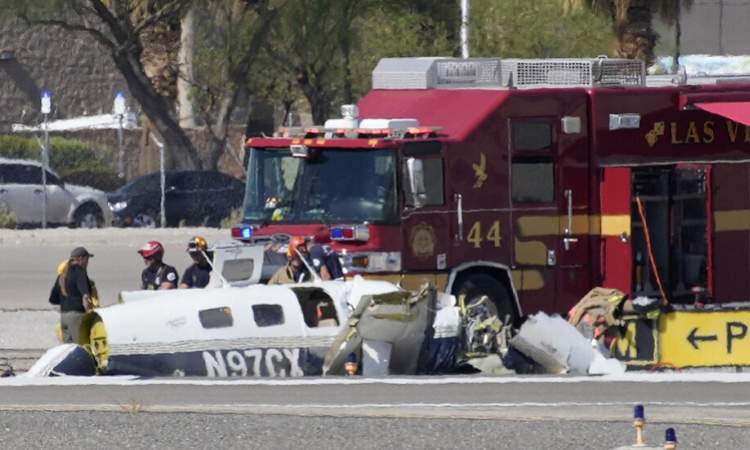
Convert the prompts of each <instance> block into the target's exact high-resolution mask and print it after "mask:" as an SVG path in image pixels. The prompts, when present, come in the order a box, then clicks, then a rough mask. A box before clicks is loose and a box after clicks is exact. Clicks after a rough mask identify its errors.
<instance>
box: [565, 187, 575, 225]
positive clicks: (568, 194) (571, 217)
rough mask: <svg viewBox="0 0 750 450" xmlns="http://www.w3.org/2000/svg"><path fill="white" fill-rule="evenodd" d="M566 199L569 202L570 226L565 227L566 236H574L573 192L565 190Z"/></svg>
mask: <svg viewBox="0 0 750 450" xmlns="http://www.w3.org/2000/svg"><path fill="white" fill-rule="evenodd" d="M564 195H565V198H566V199H567V200H568V226H567V227H565V236H570V235H571V234H573V190H572V189H565V191H564Z"/></svg>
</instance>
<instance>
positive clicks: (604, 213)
mask: <svg viewBox="0 0 750 450" xmlns="http://www.w3.org/2000/svg"><path fill="white" fill-rule="evenodd" d="M631 190H632V188H631V169H630V168H629V167H607V168H604V169H602V172H601V182H600V184H599V193H600V201H601V208H600V211H601V217H600V227H601V259H600V261H601V275H602V280H603V281H602V286H604V287H608V288H615V289H619V290H621V291H622V292H625V293H626V294H630V292H631V289H632V285H633V282H632V273H633V272H632V268H633V247H632V244H631V232H632V230H631V219H630V217H631V216H630V207H631Z"/></svg>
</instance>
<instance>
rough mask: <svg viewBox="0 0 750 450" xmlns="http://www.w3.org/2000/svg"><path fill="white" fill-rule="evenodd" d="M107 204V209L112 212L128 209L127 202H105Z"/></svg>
mask: <svg viewBox="0 0 750 450" xmlns="http://www.w3.org/2000/svg"><path fill="white" fill-rule="evenodd" d="M107 204H108V205H109V209H111V210H112V212H117V211H122V210H123V209H125V208H127V207H128V202H125V201H122V202H117V203H109V202H107Z"/></svg>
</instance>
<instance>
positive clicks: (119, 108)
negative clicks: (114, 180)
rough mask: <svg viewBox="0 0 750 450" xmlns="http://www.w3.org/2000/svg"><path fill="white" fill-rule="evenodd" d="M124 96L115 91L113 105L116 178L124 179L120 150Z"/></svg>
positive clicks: (123, 162)
mask: <svg viewBox="0 0 750 450" xmlns="http://www.w3.org/2000/svg"><path fill="white" fill-rule="evenodd" d="M125 109H126V106H125V94H123V92H122V91H117V94H115V104H114V107H113V112H114V114H115V115H116V116H117V119H118V126H117V176H118V177H120V178H125V152H124V150H123V148H122V120H123V119H124V117H125Z"/></svg>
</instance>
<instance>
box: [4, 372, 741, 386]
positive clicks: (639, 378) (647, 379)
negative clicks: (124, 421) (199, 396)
mask: <svg viewBox="0 0 750 450" xmlns="http://www.w3.org/2000/svg"><path fill="white" fill-rule="evenodd" d="M513 383H519V384H534V383H538V384H546V383H563V384H565V383H750V373H725V372H700V373H626V374H623V375H611V376H607V375H605V376H596V377H586V376H570V377H563V376H529V377H518V376H509V377H485V376H479V377H472V376H465V377H459V376H455V377H431V376H424V377H388V378H359V377H356V378H354V377H352V378H344V377H331V378H303V379H283V380H282V379H273V378H268V379H261V378H230V379H220V380H216V379H213V380H206V379H194V378H191V379H184V378H151V379H144V378H139V377H135V376H101V377H67V376H66V377H48V378H42V377H38V378H37V377H26V376H18V377H13V378H5V379H0V387H3V386H70V385H102V386H117V385H122V386H138V385H196V386H243V385H244V386H316V385H341V386H343V385H367V384H374V385H448V384H486V385H496V384H513Z"/></svg>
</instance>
